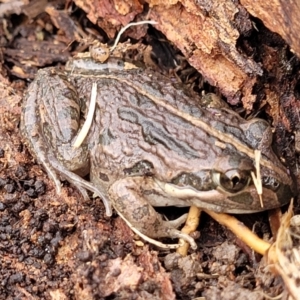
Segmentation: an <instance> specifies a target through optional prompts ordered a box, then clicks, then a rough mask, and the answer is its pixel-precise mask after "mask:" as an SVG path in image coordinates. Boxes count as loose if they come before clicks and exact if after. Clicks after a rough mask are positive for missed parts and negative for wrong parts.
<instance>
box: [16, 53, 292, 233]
mask: <svg viewBox="0 0 300 300" xmlns="http://www.w3.org/2000/svg"><path fill="white" fill-rule="evenodd" d="M132 67H133V68H132ZM132 67H130V68H128V65H126V64H125V65H124V64H123V62H122V61H119V60H113V59H111V60H110V61H109V62H108V64H101V65H100V64H97V63H95V62H93V61H92V60H74V61H71V62H70V63H69V65H68V66H67V71H65V72H60V71H58V70H56V69H55V68H47V69H44V70H40V71H39V72H38V74H37V77H36V79H35V81H34V82H33V83H32V85H31V86H30V88H29V90H28V94H27V96H26V99H25V103H24V107H25V109H24V113H23V116H22V125H21V128H22V131H23V134H24V136H25V138H26V140H27V143H28V144H29V146H30V148H31V149H32V151H33V153H35V155H36V156H37V158H38V159H39V161H40V162H41V163H42V164H43V165H44V166H45V168H46V170H47V172H48V173H49V175H51V176H52V178H54V179H55V180H56V182H58V179H57V177H56V176H57V174H59V175H61V176H62V177H65V178H67V179H68V180H69V181H70V182H72V183H75V184H76V186H79V187H81V189H83V188H87V189H90V190H93V189H94V190H93V191H95V190H96V192H98V194H99V195H100V196H101V197H102V198H104V203H105V201H106V208H107V212H108V214H109V205H108V203H112V205H113V207H115V209H116V210H117V211H118V212H119V213H120V214H121V215H123V217H125V218H126V219H127V220H128V221H129V222H130V223H131V224H132V225H133V226H134V227H136V228H137V229H138V230H140V231H141V232H143V233H144V234H146V235H148V236H151V237H161V236H171V237H177V236H178V234H179V232H178V231H177V230H176V229H174V226H175V225H174V224H171V223H169V222H165V221H163V220H162V218H161V217H160V216H159V215H158V214H157V213H156V212H155V210H154V209H153V206H171V205H173V206H190V205H192V204H193V205H196V206H198V207H202V208H206V209H212V210H214V211H217V212H229V213H251V212H256V211H261V210H266V209H271V208H274V207H279V206H281V205H283V204H285V203H286V202H288V201H289V200H290V197H291V196H292V186H293V182H292V180H291V178H290V176H288V172H287V169H286V168H285V167H284V166H283V165H282V164H281V162H280V161H279V159H278V158H277V157H276V156H275V155H274V153H273V151H272V148H271V141H272V133H271V129H270V127H269V125H268V124H267V123H266V122H265V121H263V120H260V119H253V120H251V121H246V120H244V119H242V118H241V117H240V116H238V115H237V114H236V113H234V112H232V111H231V110H229V109H227V108H222V107H220V105H219V104H216V103H214V102H212V103H213V104H212V105H213V106H214V107H208V106H206V107H205V108H203V107H201V99H200V97H199V96H198V95H196V94H195V93H193V92H192V91H190V90H187V89H185V88H184V87H183V86H182V85H181V84H179V83H177V82H176V81H175V80H170V79H168V78H165V77H163V76H162V75H160V74H157V73H154V72H153V71H149V70H144V69H139V68H135V67H134V66H132ZM125 68H127V70H125ZM94 82H96V83H97V107H96V111H95V115H94V120H93V123H92V126H91V129H90V131H89V134H88V136H87V138H86V139H85V141H84V143H83V145H82V146H81V147H80V148H79V149H73V148H72V143H73V142H74V139H75V137H76V134H77V133H78V129H79V128H80V126H81V125H82V123H83V119H84V116H85V115H86V114H87V112H86V110H87V109H86V107H88V103H89V101H90V94H91V89H92V84H93V83H94ZM205 100H207V99H205ZM206 105H207V103H206ZM254 149H259V150H261V153H262V159H261V161H260V163H261V165H260V169H261V175H262V182H263V203H264V206H263V207H261V204H260V200H259V196H258V194H257V191H256V188H255V187H254V185H253V183H252V180H251V176H250V172H251V171H253V172H255V168H254V164H255V162H254ZM87 172H90V180H91V183H88V182H86V181H85V180H83V179H81V180H80V177H79V176H78V175H76V174H75V173H77V174H81V175H82V174H85V173H87ZM88 184H89V185H88ZM165 184H167V185H165ZM91 186H92V188H91ZM170 188H171V190H170Z"/></svg>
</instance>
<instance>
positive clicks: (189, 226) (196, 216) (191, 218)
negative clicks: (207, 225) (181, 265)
mask: <svg viewBox="0 0 300 300" xmlns="http://www.w3.org/2000/svg"><path fill="white" fill-rule="evenodd" d="M200 215H201V209H200V208H199V207H196V206H193V205H192V206H191V207H190V210H189V213H188V217H187V219H186V223H185V225H184V227H183V228H182V229H181V232H182V233H186V234H190V233H192V232H194V231H195V230H196V229H197V227H198V225H199V221H200ZM181 243H183V245H182V246H180V247H179V248H178V249H177V250H176V252H177V253H179V254H181V255H182V256H186V255H187V253H188V250H189V247H190V244H189V243H188V242H187V241H184V240H183V239H179V244H181Z"/></svg>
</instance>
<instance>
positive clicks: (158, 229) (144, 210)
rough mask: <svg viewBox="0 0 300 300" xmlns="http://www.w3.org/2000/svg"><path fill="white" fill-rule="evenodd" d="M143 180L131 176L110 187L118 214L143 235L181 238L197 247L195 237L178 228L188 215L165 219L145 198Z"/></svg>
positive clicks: (110, 195) (110, 193) (110, 196)
mask: <svg viewBox="0 0 300 300" xmlns="http://www.w3.org/2000/svg"><path fill="white" fill-rule="evenodd" d="M143 181H144V178H143V177H129V178H124V179H121V180H118V181H116V182H115V183H114V184H113V185H112V186H111V187H110V189H109V191H108V194H109V198H110V199H111V201H112V203H113V206H114V208H115V209H116V211H117V212H118V214H119V215H120V216H121V217H122V218H123V219H124V220H125V221H126V223H127V224H128V225H129V226H130V227H131V228H134V229H136V231H138V232H140V233H142V234H143V235H146V236H148V237H151V238H161V237H170V238H181V239H183V240H185V241H187V242H188V243H190V245H191V247H192V248H193V249H196V248H197V246H196V243H195V241H194V239H193V238H192V237H190V236H189V235H187V234H185V233H182V232H180V231H179V230H177V229H176V228H177V227H178V226H180V225H182V224H183V222H184V221H185V220H186V217H187V216H186V215H183V216H181V217H180V218H178V219H176V220H173V221H164V220H163V219H162V216H161V215H160V214H158V213H157V212H156V211H155V209H154V208H153V207H152V205H151V204H150V203H149V202H148V201H147V200H146V199H145V198H144V195H143V193H142V189H143ZM134 231H135V230H134ZM136 231H135V232H136ZM136 233H137V232H136ZM137 234H138V233H137Z"/></svg>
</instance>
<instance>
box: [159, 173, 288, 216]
mask: <svg viewBox="0 0 300 300" xmlns="http://www.w3.org/2000/svg"><path fill="white" fill-rule="evenodd" d="M154 181H155V184H157V186H158V187H159V188H160V189H161V190H162V191H163V192H164V193H166V194H167V195H169V196H171V197H174V198H177V199H178V203H177V202H176V204H174V206H189V205H196V206H198V207H204V208H206V209H211V210H213V211H215V212H227V213H233V214H245V213H255V212H260V211H264V210H267V209H271V208H274V207H278V206H281V205H283V204H284V203H280V202H279V201H278V197H277V194H276V192H274V191H272V190H270V189H267V188H263V192H264V193H263V197H264V200H265V201H264V204H266V205H265V206H264V207H261V205H260V199H259V195H258V194H257V191H256V188H255V186H249V187H247V188H246V189H244V190H243V191H240V192H237V193H234V194H232V193H229V192H226V191H225V190H223V189H221V188H216V189H214V190H210V191H202V192H200V191H197V190H195V189H193V188H191V187H179V186H176V185H174V184H171V183H164V182H161V181H159V180H158V179H154ZM287 198H288V197H286V199H287ZM269 199H272V201H269ZM275 199H277V201H274V200H275ZM182 200H184V201H182ZM182 202H184V203H182ZM230 202H231V203H230ZM214 203H216V204H214ZM222 203H223V205H222ZM269 203H272V205H271V206H270V205H268V204H269ZM239 205H241V207H245V205H246V207H249V209H245V208H240V207H239Z"/></svg>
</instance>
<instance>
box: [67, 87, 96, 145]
mask: <svg viewBox="0 0 300 300" xmlns="http://www.w3.org/2000/svg"><path fill="white" fill-rule="evenodd" d="M96 98H97V83H95V82H94V83H93V85H92V92H91V101H90V105H89V110H88V114H87V117H86V120H85V122H84V124H83V126H82V128H81V130H80V132H79V133H78V136H77V138H76V140H75V142H74V145H73V147H74V148H79V147H80V146H81V144H82V142H83V141H84V139H85V138H86V136H87V135H88V133H89V130H90V128H91V125H92V122H93V118H94V113H95V109H96Z"/></svg>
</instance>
